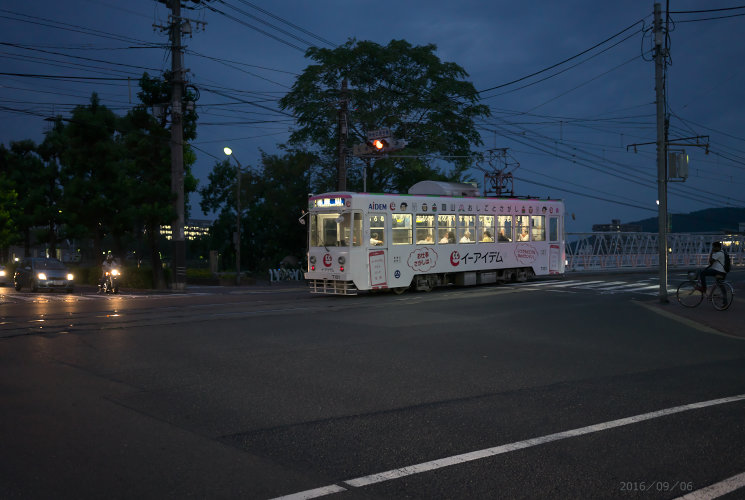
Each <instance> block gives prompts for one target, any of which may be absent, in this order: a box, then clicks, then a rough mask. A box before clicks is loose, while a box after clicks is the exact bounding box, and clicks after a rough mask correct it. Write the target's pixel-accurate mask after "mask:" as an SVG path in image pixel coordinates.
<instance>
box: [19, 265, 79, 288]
mask: <svg viewBox="0 0 745 500" xmlns="http://www.w3.org/2000/svg"><path fill="white" fill-rule="evenodd" d="M13 281H14V284H15V287H16V290H18V291H20V290H21V289H22V288H23V287H27V288H30V289H31V291H32V292H36V291H38V290H39V289H41V288H48V289H50V290H52V289H54V288H63V289H65V290H67V291H68V292H72V291H73V289H74V287H75V284H74V282H73V275H72V273H71V272H70V271H69V270H68V269H67V267H66V266H65V265H64V264H63V263H62V262H60V261H58V260H57V259H52V258H46V257H33V258H26V259H23V261H22V262H21V264H20V265H19V266H18V267H17V268H16V273H15V276H14V279H13Z"/></svg>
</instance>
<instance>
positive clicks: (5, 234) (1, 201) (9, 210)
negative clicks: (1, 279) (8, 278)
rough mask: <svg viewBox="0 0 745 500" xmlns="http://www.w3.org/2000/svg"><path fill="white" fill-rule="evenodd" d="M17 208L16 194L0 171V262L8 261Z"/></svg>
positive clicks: (14, 232)
mask: <svg viewBox="0 0 745 500" xmlns="http://www.w3.org/2000/svg"><path fill="white" fill-rule="evenodd" d="M0 148H2V149H0V165H1V164H2V162H3V156H4V148H3V147H2V146H0ZM17 206H18V193H17V192H16V191H15V190H14V188H13V183H12V182H11V181H10V178H9V176H8V175H7V174H5V173H3V171H2V169H0V262H5V261H6V260H8V247H9V246H10V245H11V244H12V243H13V242H14V241H15V239H16V225H15V215H16V213H17V208H16V207H17Z"/></svg>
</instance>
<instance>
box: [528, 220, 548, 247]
mask: <svg viewBox="0 0 745 500" xmlns="http://www.w3.org/2000/svg"><path fill="white" fill-rule="evenodd" d="M530 229H531V236H532V239H533V241H546V216H545V215H533V216H531V217H530Z"/></svg>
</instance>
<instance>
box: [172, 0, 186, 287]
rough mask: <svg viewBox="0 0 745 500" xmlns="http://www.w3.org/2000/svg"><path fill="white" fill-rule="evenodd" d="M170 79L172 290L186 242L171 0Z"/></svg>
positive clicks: (179, 55) (175, 1)
mask: <svg viewBox="0 0 745 500" xmlns="http://www.w3.org/2000/svg"><path fill="white" fill-rule="evenodd" d="M169 6H170V8H171V23H170V37H171V72H172V74H171V79H172V84H173V92H172V98H171V193H172V194H173V197H174V200H173V203H174V209H175V212H176V217H175V218H174V219H173V222H172V223H171V242H172V245H173V256H172V262H171V268H172V269H173V285H172V286H173V290H176V291H183V290H184V289H185V288H186V241H185V238H184V223H185V221H184V126H183V109H182V108H183V104H182V90H183V83H184V74H183V71H184V70H183V62H182V60H183V57H184V53H183V46H182V45H181V34H182V33H181V29H182V24H183V23H182V19H181V0H171V1H170V2H169Z"/></svg>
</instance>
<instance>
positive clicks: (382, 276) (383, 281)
mask: <svg viewBox="0 0 745 500" xmlns="http://www.w3.org/2000/svg"><path fill="white" fill-rule="evenodd" d="M386 222H387V214H384V213H379V214H369V215H368V227H369V229H370V240H369V246H368V250H367V257H368V265H369V278H370V286H371V287H372V288H385V287H387V286H388V273H387V272H386V269H387V264H386V260H387V255H386V253H387V248H388V231H387V229H388V228H387V224H386Z"/></svg>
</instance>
